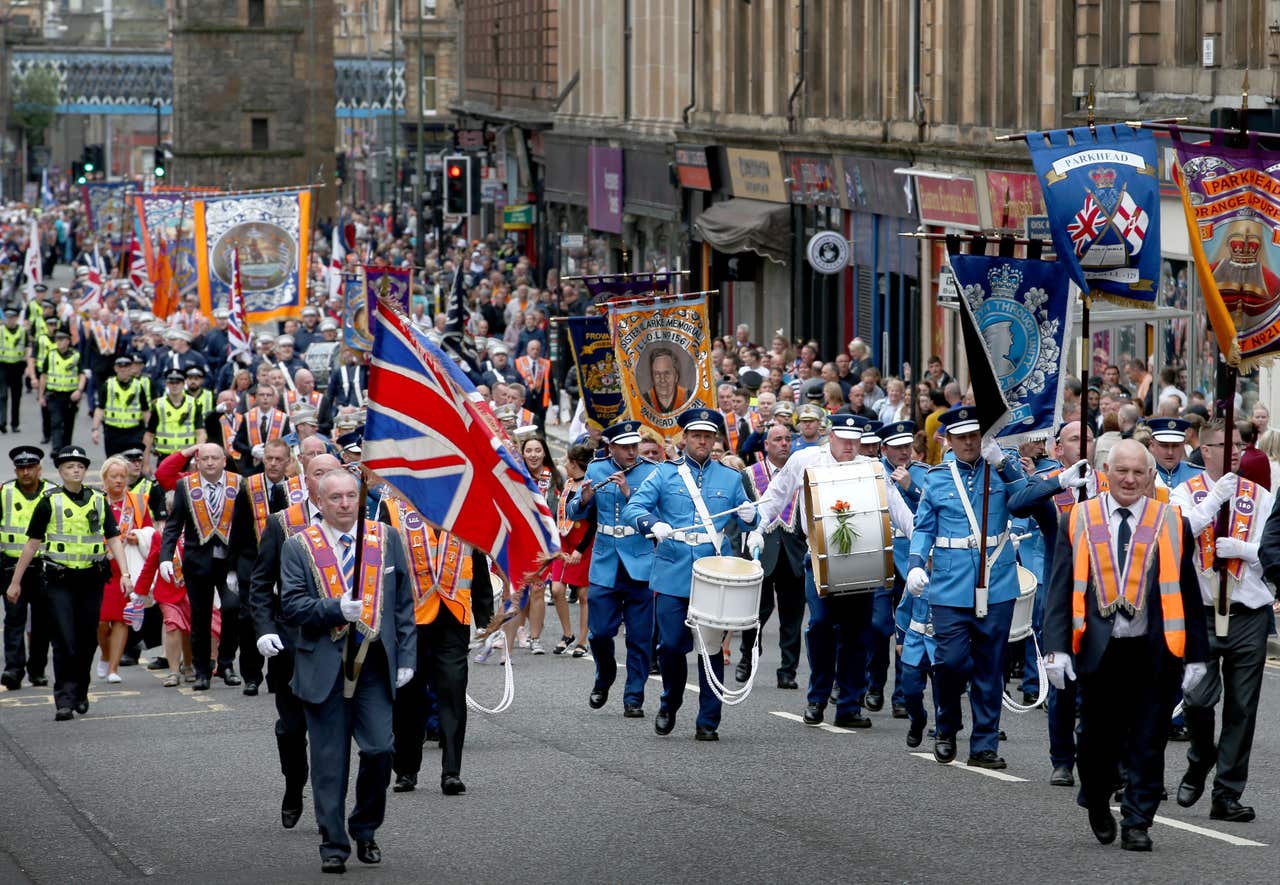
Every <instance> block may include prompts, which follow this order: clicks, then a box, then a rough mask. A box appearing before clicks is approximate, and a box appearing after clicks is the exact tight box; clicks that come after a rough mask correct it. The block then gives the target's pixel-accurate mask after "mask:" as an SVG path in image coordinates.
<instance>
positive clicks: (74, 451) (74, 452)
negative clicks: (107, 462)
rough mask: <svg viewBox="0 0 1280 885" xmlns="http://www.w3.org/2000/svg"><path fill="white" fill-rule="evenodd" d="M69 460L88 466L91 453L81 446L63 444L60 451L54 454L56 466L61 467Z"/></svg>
mask: <svg viewBox="0 0 1280 885" xmlns="http://www.w3.org/2000/svg"><path fill="white" fill-rule="evenodd" d="M68 461H75V462H77V463H79V464H83V465H84V466H85V467H88V466H89V453H88V452H86V451H85V450H84V449H82V448H80V446H63V447H62V448H60V449H58V453H57V454H56V455H54V456H53V463H54V466H56V467H61V466H62V465H63V464H66V463H67V462H68Z"/></svg>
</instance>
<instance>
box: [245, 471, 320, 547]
mask: <svg viewBox="0 0 1280 885" xmlns="http://www.w3.org/2000/svg"><path fill="white" fill-rule="evenodd" d="M245 482H246V483H248V487H247V490H248V493H249V505H250V506H251V507H252V508H253V533H254V536H255V537H256V538H257V539H258V540H259V541H261V540H262V532H263V531H264V530H265V529H266V527H267V517H268V516H270V515H271V501H270V500H268V497H267V475H266V474H265V473H255V474H253V475H252V476H250V477H248V478H246V480H245ZM284 484H285V489H286V490H287V494H288V496H289V503H290V504H300V503H302V500H303V499H304V498H305V497H306V494H305V493H304V492H303V491H302V477H300V476H290V477H286V478H285V483H284Z"/></svg>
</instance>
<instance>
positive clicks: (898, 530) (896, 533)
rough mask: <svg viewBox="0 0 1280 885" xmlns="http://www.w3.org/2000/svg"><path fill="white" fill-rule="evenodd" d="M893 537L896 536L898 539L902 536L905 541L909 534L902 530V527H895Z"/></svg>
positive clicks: (895, 538)
mask: <svg viewBox="0 0 1280 885" xmlns="http://www.w3.org/2000/svg"><path fill="white" fill-rule="evenodd" d="M893 537H894V540H897V539H898V538H902V539H903V540H904V541H905V540H906V539H907V535H906V533H905V532H903V531H902V529H894V530H893Z"/></svg>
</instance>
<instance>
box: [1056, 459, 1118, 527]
mask: <svg viewBox="0 0 1280 885" xmlns="http://www.w3.org/2000/svg"><path fill="white" fill-rule="evenodd" d="M1090 469H1092V468H1090ZM1061 472H1062V468H1061V467H1058V468H1055V469H1054V470H1050V471H1049V472H1048V473H1046V474H1044V477H1045V478H1046V479H1054V478H1055V477H1057V475H1058V474H1059V473H1061ZM1093 478H1094V480H1095V482H1096V485H1097V487H1098V490H1097V491H1096V492H1095V493H1094V494H1093V496H1092V497H1095V498H1096V497H1098V496H1099V495H1101V494H1102V493H1103V492H1109V491H1111V483H1110V482H1108V481H1107V475H1106V474H1105V473H1099V472H1097V471H1094V477H1093ZM1077 497H1078V495H1077V490H1076V489H1063V490H1062V491H1060V492H1058V493H1057V494H1056V495H1054V496H1053V506H1054V507H1056V508H1058V516H1063V515H1065V514H1066V512H1067V511H1068V510H1070V509H1071V508H1072V507H1074V506H1075V504H1076V498H1077Z"/></svg>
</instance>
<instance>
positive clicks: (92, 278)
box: [75, 267, 102, 313]
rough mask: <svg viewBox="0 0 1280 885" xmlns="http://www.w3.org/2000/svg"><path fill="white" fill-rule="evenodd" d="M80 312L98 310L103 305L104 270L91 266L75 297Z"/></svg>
mask: <svg viewBox="0 0 1280 885" xmlns="http://www.w3.org/2000/svg"><path fill="white" fill-rule="evenodd" d="M75 304H76V311H77V312H78V313H85V312H87V311H88V312H93V311H97V310H99V309H100V308H101V307H102V271H100V270H99V269H98V268H97V267H94V268H91V269H90V270H89V273H88V275H87V276H86V277H85V278H84V282H83V283H82V284H81V287H80V292H79V294H78V295H77V296H76V298H75Z"/></svg>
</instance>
